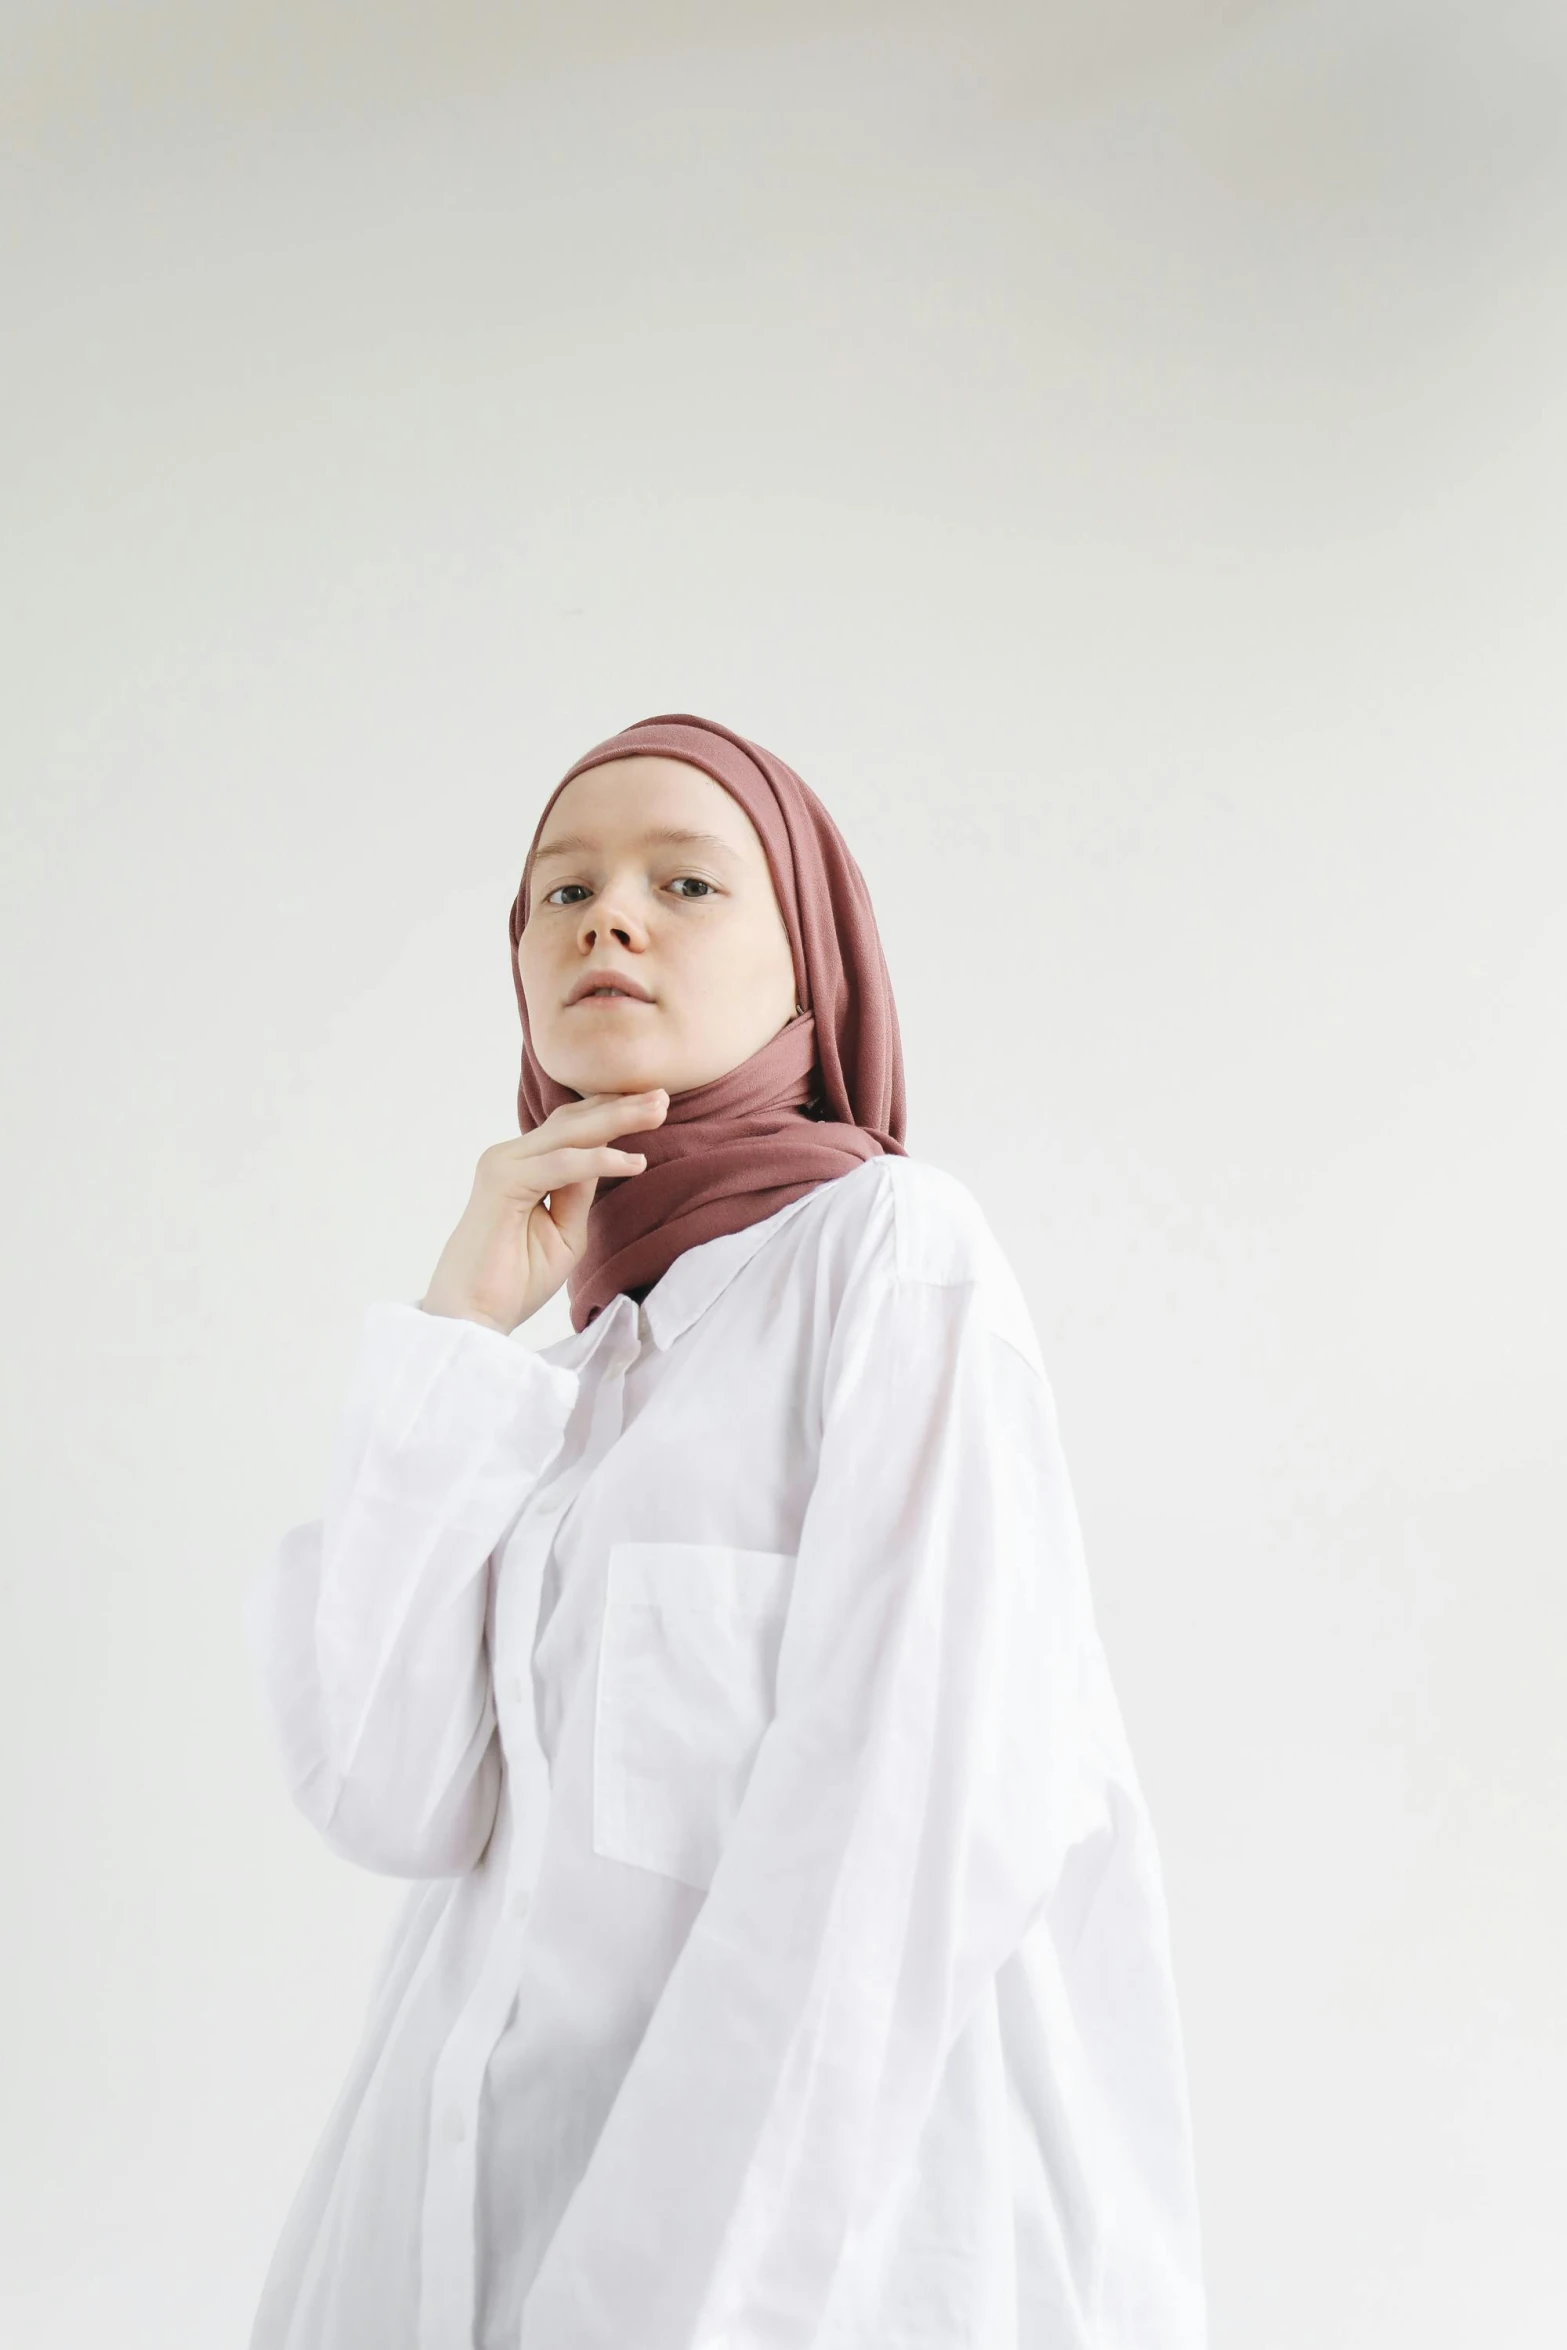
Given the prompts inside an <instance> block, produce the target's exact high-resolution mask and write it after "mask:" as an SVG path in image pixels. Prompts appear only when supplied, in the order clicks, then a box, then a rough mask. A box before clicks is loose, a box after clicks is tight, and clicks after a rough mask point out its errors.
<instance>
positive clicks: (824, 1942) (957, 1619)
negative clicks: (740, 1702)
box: [521, 1235, 1088, 2350]
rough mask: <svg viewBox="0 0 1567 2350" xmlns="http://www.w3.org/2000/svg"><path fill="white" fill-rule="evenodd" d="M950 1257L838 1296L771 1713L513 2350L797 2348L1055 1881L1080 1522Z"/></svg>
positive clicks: (994, 1320) (1022, 1395)
mask: <svg viewBox="0 0 1567 2350" xmlns="http://www.w3.org/2000/svg"><path fill="white" fill-rule="evenodd" d="M960 1238H961V1236H960ZM993 1246H994V1244H993V1243H992V1244H991V1247H992V1249H993ZM955 1253H956V1256H957V1258H958V1260H959V1262H958V1263H956V1264H955V1265H954V1266H952V1267H950V1268H948V1271H949V1272H950V1275H951V1277H945V1275H944V1277H942V1278H939V1279H932V1278H918V1277H910V1276H909V1275H907V1274H906V1273H905V1272H904V1271H902V1270H900V1269H899V1267H898V1263H897V1258H896V1252H895V1251H894V1250H893V1249H892V1248H891V1246H890V1244H889V1243H888V1242H887V1240H886V1237H885V1235H884V1236H883V1239H882V1244H881V1245H880V1246H876V1247H868V1250H867V1258H868V1261H866V1262H865V1263H863V1264H862V1265H860V1266H858V1267H857V1268H856V1270H855V1272H854V1274H853V1275H852V1276H851V1278H850V1280H849V1283H848V1285H847V1288H846V1292H845V1296H844V1299H843V1302H842V1305H841V1306H840V1309H839V1312H838V1316H837V1320H836V1322H835V1325H834V1330H833V1335H832V1339H831V1342H830V1346H829V1349H828V1354H827V1361H826V1368H825V1371H824V1375H823V1388H822V1406H821V1411H822V1420H821V1448H820V1455H819V1464H818V1473H817V1477H816V1481H815V1484H814V1487H813V1490H812V1494H811V1497H810V1500H809V1503H808V1506H807V1510H806V1514H805V1519H804V1523H803V1526H802V1530H801V1536H800V1543H799V1549H798V1554H797V1558H796V1563H795V1574H794V1582H793V1586H792V1590H791V1596H790V1603H789V1613H788V1617H787V1620H786V1623H785V1626H784V1632H783V1638H782V1644H781V1647H780V1652H779V1663H778V1678H777V1687H776V1704H775V1711H774V1715H773V1718H772V1720H771V1721H770V1723H769V1725H768V1728H767V1730H766V1732H765V1734H764V1736H763V1738H762V1740H761V1743H760V1745H759V1747H758V1750H757V1754H756V1759H755V1762H754V1765H753V1768H752V1771H751V1774H750V1777H749V1779H748V1781H747V1784H746V1788H745V1792H744V1795H743V1798H742V1800H741V1803H740V1806H739V1809H738V1812H737V1814H736V1817H735V1820H734V1822H733V1824H732V1826H731V1829H730V1832H729V1837H728V1840H727V1842H726V1844H725V1848H724V1850H723V1852H722V1854H721V1856H720V1858H719V1861H718V1864H717V1868H716V1871H715V1874H714V1877H713V1880H712V1883H711V1886H710V1888H709V1890H708V1894H707V1898H706V1901H705V1903H704V1905H703V1907H702V1909H701V1911H700V1912H699V1913H698V1915H697V1918H696V1920H695V1922H694V1924H693V1926H692V1928H691V1931H690V1933H689V1935H688V1937H687V1939H686V1942H685V1944H684V1946H683V1948H682V1950H681V1953H680V1956H679V1958H678V1959H677V1961H676V1964H675V1966H674V1968H673V1970H672V1972H671V1975H670V1977H669V1979H668V1982H667V1984H666V1986H665V1989H664V1992H663V1995H662V1997H661V1999H660V2001H659V2004H658V2006H657V2008H656V2009H655V2011H654V2013H653V2015H652V2017H651V2019H650V2021H649V2024H648V2028H647V2030H646V2032H645V2034H644V2036H643V2039H642V2042H641V2044H640V2046H639V2047H638V2050H637V2052H636V2055H635V2057H634V2058H633V2060H632V2063H631V2066H630V2068H629V2070H628V2073H627V2075H626V2078H625V2080H624V2082H623V2084H622V2087H621V2090H620V2093H619V2095H618V2097H617V2099H616V2102H615V2104H614V2106H613V2107H612V2109H611V2111H610V2113H609V2115H608V2117H607V2120H606V2122H605V2125H604V2128H603V2130H602V2132H601V2134H600V2137H599V2140H598V2143H597V2145H596V2146H595V2148H594V2151H593V2154H592V2157H591V2159H590V2161H589V2164H588V2166H587V2169H586V2171H585V2173H584V2175H583V2178H582V2180H581V2181H580V2183H579V2185H578V2188H577V2191H576V2194H575V2196H574V2198H573V2200H572V2201H571V2203H570V2204H569V2205H568V2207H567V2209H566V2211H565V2213H564V2215H563V2218H562V2221H561V2224H560V2226H559V2228H558V2230H557V2233H556V2235H555V2237H554V2238H553V2240H552V2242H551V2244H550V2247H549V2250H548V2252H547V2253H546V2255H545V2258H544V2261H543V2263H542V2264H541V2267H540V2270H539V2273H538V2275H537V2277H536V2279H535V2282H534V2286H533V2290H532V2292H531V2294H530V2296H529V2298H528V2301H527V2304H526V2307H525V2311H524V2317H523V2325H522V2334H521V2350H624V2345H625V2344H627V2343H629V2342H635V2343H636V2344H637V2345H638V2350H809V2346H810V2345H812V2344H814V2343H815V2342H816V2341H817V2339H818V2337H819V2333H820V2329H821V2325H822V2320H823V2313H824V2310H825V2309H826V2306H827V2302H828V2298H829V2294H830V2292H831V2289H832V2286H833V2282H834V2279H835V2276H836V2274H837V2272H838V2270H839V2268H840V2265H841V2264H842V2263H843V2261H844V2259H845V2256H846V2252H847V2250H848V2249H849V2247H850V2245H851V2243H852V2242H853V2241H854V2240H856V2239H857V2237H858V2234H859V2231H860V2230H861V2229H862V2228H864V2227H866V2226H867V2225H868V2224H869V2222H870V2221H871V2219H872V2218H873V2216H874V2215H875V2214H876V2212H877V2211H878V2209H879V2208H880V2206H881V2205H882V2203H883V2201H884V2198H885V2197H886V2195H887V2194H888V2192H889V2191H890V2189H891V2187H892V2186H893V2184H894V2183H895V2181H896V2179H897V2176H898V2174H899V2172H900V2170H901V2168H902V2166H903V2165H904V2163H905V2162H906V2161H907V2160H908V2159H909V2158H910V2157H911V2155H912V2154H913V2152H914V2150H915V2145H916V2141H917V2139H918V2136H919V2132H920V2130H921V2127H922V2124H923V2122H924V2120H925V2117H926V2115H927V2113H928V2112H929V2110H930V2108H931V2105H932V2103H933V2101H934V2098H935V2094H936V2090H937V2087H938V2085H939V2081H940V2077H941V2073H942V2070H943V2066H944V2063H945V2060H946V2057H947V2054H948V2052H949V2050H950V2049H951V2047H952V2044H953V2042H954V2040H955V2039H956V2037H957V2035H958V2034H959V2033H960V2031H961V2030H962V2028H963V2026H964V2023H965V2021H966V2019H967V2017H968V2015H969V2013H970V2010H971V2008H972V2007H973V2004H974V2002H975V2000H976V1999H977V1997H978V1996H979V1994H980V1993H981V1991H982V1989H983V1988H984V1986H985V1985H986V1983H987V1982H988V1981H989V1979H990V1978H991V1977H992V1976H993V1975H994V1973H995V1972H996V1970H997V1969H998V1968H999V1967H1000V1966H1001V1964H1002V1963H1003V1962H1004V1960H1005V1959H1006V1958H1007V1956H1008V1955H1009V1953H1011V1952H1012V1951H1013V1950H1014V1949H1015V1948H1016V1946H1017V1945H1018V1943H1019V1941H1020V1940H1021V1939H1022V1937H1023V1936H1024V1935H1025V1934H1026V1933H1027V1931H1028V1929H1029V1927H1030V1925H1031V1923H1032V1922H1033V1921H1034V1920H1035V1919H1036V1918H1037V1917H1038V1916H1039V1915H1040V1912H1041V1910H1042V1908H1043V1907H1044V1905H1045V1904H1046V1903H1047V1902H1048V1900H1049V1898H1050V1895H1051V1892H1052V1889H1053V1887H1054V1886H1055V1884H1056V1881H1057V1879H1058V1877H1059V1875H1060V1871H1061V1867H1062V1861H1063V1853H1064V1848H1065V1845H1066V1843H1067V1841H1068V1838H1069V1833H1070V1826H1069V1823H1070V1818H1071V1797H1072V1788H1073V1778H1074V1770H1075V1762H1076V1752H1077V1726H1076V1708H1077V1702H1078V1673H1079V1664H1080V1657H1081V1649H1082V1640H1083V1632H1084V1626H1085V1621H1086V1619H1087V1609H1088V1599H1087V1591H1086V1582H1085V1576H1084V1570H1083V1563H1082V1557H1081V1550H1080V1544H1079V1537H1078V1528H1077V1521H1076V1515H1075V1510H1074V1506H1073V1502H1072V1497H1071V1493H1070V1489H1069V1486H1068V1482H1067V1476H1066V1470H1065V1466H1064V1462H1063V1459H1062V1454H1061V1449H1060V1445H1059V1441H1058V1436H1057V1428H1056V1420H1055V1412H1054V1407H1053V1403H1052V1399H1051V1395H1050V1390H1049V1386H1048V1383H1047V1381H1046V1379H1045V1376H1044V1373H1043V1370H1042V1368H1041V1367H1040V1365H1039V1362H1038V1357H1037V1346H1036V1343H1035V1341H1034V1338H1033V1333H1032V1327H1031V1325H1030V1324H1029V1323H1028V1319H1027V1313H1026V1308H1025V1307H1024V1306H1023V1304H1022V1300H1021V1296H1020V1294H1019V1293H1018V1292H1017V1291H1016V1288H1015V1284H1013V1283H1012V1281H1011V1276H1010V1274H1009V1273H1008V1272H1007V1271H1006V1270H1005V1268H1004V1265H1003V1266H999V1267H998V1266H997V1265H996V1264H995V1262H994V1261H990V1260H987V1259H986V1258H985V1256H984V1252H982V1251H980V1250H979V1249H978V1248H977V1247H976V1248H974V1249H972V1250H968V1251H967V1252H965V1250H964V1249H963V1248H962V1247H959V1248H958V1249H957V1250H956V1252H955ZM997 1253H999V1252H997ZM965 1254H966V1255H967V1257H968V1258H969V1259H970V1260H971V1261H969V1262H968V1263H967V1264H966V1265H965V1264H964V1262H963V1261H962V1260H963V1259H964V1257H965Z"/></svg>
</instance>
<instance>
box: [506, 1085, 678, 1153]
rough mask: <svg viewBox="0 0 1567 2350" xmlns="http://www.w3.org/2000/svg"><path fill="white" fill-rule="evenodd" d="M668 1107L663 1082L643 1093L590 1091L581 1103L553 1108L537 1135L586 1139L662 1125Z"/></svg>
mask: <svg viewBox="0 0 1567 2350" xmlns="http://www.w3.org/2000/svg"><path fill="white" fill-rule="evenodd" d="M668 1108H669V1095H668V1094H667V1092H666V1091H665V1090H664V1088H663V1087H662V1086H661V1085H654V1086H649V1087H647V1088H646V1090H645V1091H643V1092H641V1093H590V1094H584V1096H583V1098H582V1100H581V1101H579V1102H564V1103H563V1104H562V1105H561V1107H560V1108H559V1109H558V1110H552V1111H551V1112H550V1114H549V1116H548V1117H547V1118H546V1119H545V1121H544V1124H543V1125H542V1126H538V1127H535V1128H534V1132H535V1133H536V1134H543V1133H545V1132H546V1130H548V1131H549V1134H550V1137H551V1139H552V1140H553V1138H554V1136H555V1135H556V1134H557V1133H560V1134H566V1133H569V1134H571V1135H573V1136H576V1135H578V1134H581V1135H582V1136H583V1138H584V1139H585V1140H591V1139H592V1138H593V1137H595V1136H598V1135H607V1134H632V1133H635V1132H637V1131H638V1130H639V1129H640V1128H642V1127H644V1126H658V1125H660V1124H662V1122H663V1119H664V1116H665V1113H666V1112H667V1110H668Z"/></svg>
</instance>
